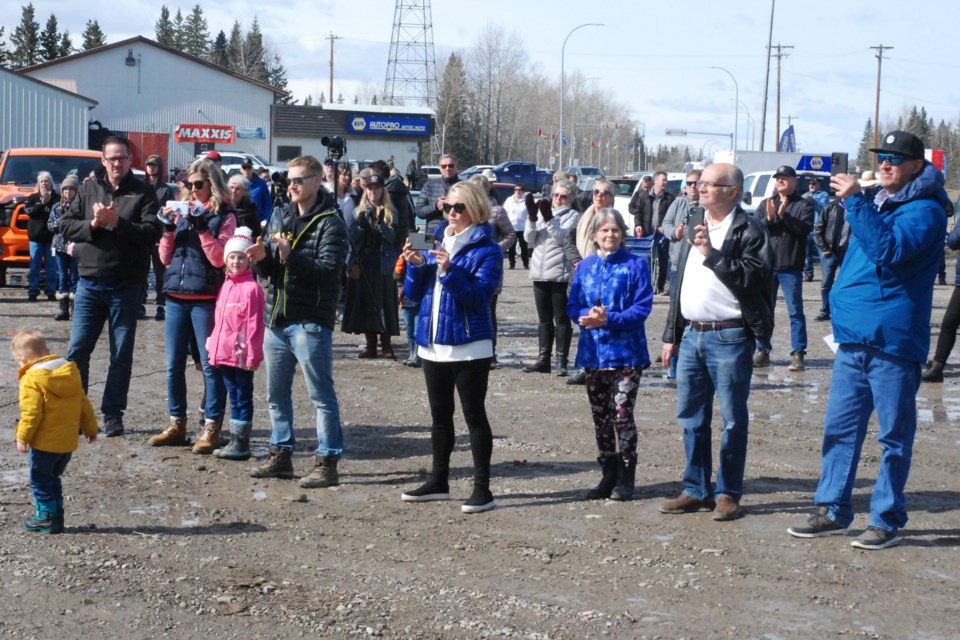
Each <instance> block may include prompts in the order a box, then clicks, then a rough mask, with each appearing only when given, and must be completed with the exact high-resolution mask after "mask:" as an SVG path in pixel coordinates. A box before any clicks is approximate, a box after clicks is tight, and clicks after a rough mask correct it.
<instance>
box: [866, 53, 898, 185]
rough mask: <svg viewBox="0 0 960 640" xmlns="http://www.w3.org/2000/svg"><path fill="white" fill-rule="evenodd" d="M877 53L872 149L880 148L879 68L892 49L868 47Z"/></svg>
mask: <svg viewBox="0 0 960 640" xmlns="http://www.w3.org/2000/svg"><path fill="white" fill-rule="evenodd" d="M870 48H871V49H874V50H875V51H876V52H877V101H876V104H875V106H874V109H873V147H874V149H876V148H877V147H878V146H880V145H879V144H878V143H879V142H880V66H881V65H882V64H883V52H884V50H887V51H889V50H890V49H893V47H885V46H883V45H882V44H881V45H878V46H876V47H870ZM873 170H874V171H876V170H877V154H873Z"/></svg>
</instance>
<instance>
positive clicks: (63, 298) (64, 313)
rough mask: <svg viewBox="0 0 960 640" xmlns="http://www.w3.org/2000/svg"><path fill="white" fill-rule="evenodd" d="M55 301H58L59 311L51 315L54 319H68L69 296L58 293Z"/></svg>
mask: <svg viewBox="0 0 960 640" xmlns="http://www.w3.org/2000/svg"><path fill="white" fill-rule="evenodd" d="M57 301H58V302H59V303H60V313H58V314H57V315H55V316H53V319H54V320H61V321H63V320H69V319H70V297H69V295H68V294H66V293H58V294H57Z"/></svg>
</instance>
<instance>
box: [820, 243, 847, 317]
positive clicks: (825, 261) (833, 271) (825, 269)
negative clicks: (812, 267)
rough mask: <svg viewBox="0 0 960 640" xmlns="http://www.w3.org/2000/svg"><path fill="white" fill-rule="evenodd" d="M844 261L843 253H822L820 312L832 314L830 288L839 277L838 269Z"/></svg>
mask: <svg viewBox="0 0 960 640" xmlns="http://www.w3.org/2000/svg"><path fill="white" fill-rule="evenodd" d="M841 262H843V254H840V255H839V256H838V255H837V254H835V253H831V254H830V255H828V256H825V255H823V254H821V255H820V313H825V314H827V315H830V289H832V288H833V281H834V280H836V279H837V270H838V269H839V268H840V263H841Z"/></svg>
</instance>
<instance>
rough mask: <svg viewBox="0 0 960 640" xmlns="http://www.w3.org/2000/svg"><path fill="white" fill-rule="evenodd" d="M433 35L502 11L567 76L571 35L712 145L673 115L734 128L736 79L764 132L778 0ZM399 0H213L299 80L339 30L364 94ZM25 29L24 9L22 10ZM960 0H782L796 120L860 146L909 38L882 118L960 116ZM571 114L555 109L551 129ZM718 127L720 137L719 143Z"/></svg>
mask: <svg viewBox="0 0 960 640" xmlns="http://www.w3.org/2000/svg"><path fill="white" fill-rule="evenodd" d="M161 4H162V3H158V2H150V3H147V2H140V1H139V0H131V1H128V2H125V3H120V4H117V3H114V2H111V3H109V4H107V3H106V2H103V0H93V1H92V2H89V3H71V4H70V5H66V6H65V5H64V4H63V3H59V2H57V3H54V2H51V1H49V0H39V1H35V2H34V6H35V7H36V11H37V20H38V22H40V24H41V27H42V26H43V24H44V23H45V22H46V19H47V17H48V16H49V14H50V13H51V12H54V13H56V14H57V17H58V20H59V21H60V24H61V28H63V27H64V26H66V27H69V28H70V30H71V32H72V33H73V34H75V36H78V35H79V33H80V32H81V31H82V29H83V24H84V23H85V21H86V20H87V19H89V17H91V16H95V17H97V19H98V20H99V22H100V26H101V28H102V29H103V30H104V32H105V33H106V34H107V37H108V40H109V41H117V40H122V39H124V38H127V37H130V36H133V35H138V34H141V35H146V36H150V37H152V35H153V26H154V22H155V21H156V19H157V17H158V16H159V12H160V6H161ZM432 4H433V7H432V16H433V36H434V41H435V47H436V57H437V59H438V60H443V59H446V57H447V56H448V55H449V54H450V52H451V51H464V50H467V49H469V48H471V47H472V45H473V43H474V42H475V40H476V38H477V35H478V33H479V32H480V31H481V30H482V29H483V28H484V27H485V26H487V25H489V24H491V23H492V24H496V25H500V26H502V27H503V28H504V29H505V30H507V31H508V32H509V31H516V32H517V33H518V34H520V36H521V37H522V39H523V41H524V45H525V47H526V52H527V54H528V55H529V59H530V64H532V65H536V66H537V67H538V68H539V69H540V70H541V71H542V72H543V73H544V75H546V76H547V77H550V78H553V79H554V80H556V81H559V77H560V57H561V46H562V44H563V40H564V38H565V37H566V35H567V34H568V33H569V32H570V31H571V30H572V29H574V28H575V27H577V26H578V25H580V24H583V23H586V22H598V23H604V24H605V25H606V26H604V27H586V28H583V29H580V30H578V31H577V32H576V33H575V34H573V35H572V36H571V37H570V39H569V41H568V44H567V47H566V55H565V67H566V69H567V72H568V73H570V72H571V71H573V70H577V69H578V70H579V71H580V72H581V73H582V75H583V76H584V77H599V78H601V79H600V80H596V81H594V83H595V85H594V86H599V87H603V88H607V89H609V91H610V92H611V94H612V96H613V97H614V98H615V99H616V100H618V101H619V102H621V103H623V104H625V105H627V106H628V108H629V110H630V114H631V117H632V118H633V119H634V120H635V121H636V122H637V123H638V124H640V125H641V126H643V128H644V129H645V131H646V134H647V139H648V141H649V142H650V143H651V144H654V145H656V144H677V143H684V142H686V143H688V144H690V145H691V146H694V147H696V148H700V147H705V148H707V149H716V148H718V147H719V148H725V147H726V146H727V145H728V144H729V143H728V142H726V139H725V138H723V137H716V136H714V137H708V136H689V137H687V138H681V137H668V136H666V135H665V134H664V131H665V129H667V128H675V129H687V130H689V131H706V132H730V131H732V130H733V123H734V119H735V110H734V105H735V101H734V95H735V90H734V86H733V81H732V80H731V78H730V76H729V75H727V74H726V73H724V72H723V71H718V70H713V69H709V68H708V67H710V66H721V67H724V68H726V69H727V70H728V71H729V72H730V73H731V74H733V76H734V77H735V78H736V81H737V83H738V85H739V99H740V100H741V101H742V102H743V103H744V105H745V108H744V107H742V106H741V107H740V115H739V118H740V119H739V141H740V142H739V144H738V147H739V148H747V147H749V146H750V139H749V135H748V134H749V132H750V125H749V121H748V119H747V116H746V113H745V111H746V110H747V109H748V110H749V112H750V115H751V116H752V118H753V120H754V128H755V131H756V133H755V134H754V139H755V140H756V142H755V145H756V146H757V147H759V134H760V120H761V118H760V115H761V105H762V99H763V81H764V70H765V65H766V44H767V34H768V28H769V24H770V8H771V2H770V0H743V1H739V2H733V1H729V2H722V3H721V2H711V1H708V0H688V1H687V2H683V3H680V2H666V1H663V0H661V1H660V2H656V3H653V2H646V1H639V2H638V1H632V2H628V1H620V0H611V1H608V2H604V3H598V4H597V5H596V7H595V8H591V7H590V5H588V4H584V3H582V2H573V1H570V0H552V1H540V0H537V1H523V2H516V1H515V0H514V1H506V0H484V2H480V3H477V2H470V3H465V2H454V1H449V0H448V1H435V2H433V3H432ZM167 6H168V7H169V8H170V9H171V12H174V13H175V12H176V9H177V8H180V9H181V10H182V11H183V12H184V13H188V12H189V10H190V7H192V6H193V4H192V3H191V4H189V5H188V4H184V5H183V6H178V5H176V4H173V3H172V2H171V3H168V4H167ZM394 6H395V3H394V2H392V1H390V0H367V1H366V2H364V3H362V4H357V3H344V2H341V3H316V2H309V1H306V0H290V1H289V2H287V3H284V4H283V5H274V6H270V5H269V4H268V3H263V2H259V3H257V2H249V1H248V0H234V1H231V2H216V1H214V2H206V3H204V4H203V7H204V12H205V14H206V16H207V19H208V23H209V24H210V26H211V31H212V32H214V33H215V31H216V30H217V29H219V28H223V29H224V31H227V32H229V26H230V25H231V24H232V22H233V20H235V19H240V21H241V23H242V24H243V25H244V27H246V26H248V25H249V22H250V21H252V19H253V16H254V15H256V16H257V17H258V18H259V20H260V23H261V27H262V30H263V32H264V34H265V38H266V39H267V41H268V42H269V43H270V44H271V45H272V46H273V47H274V48H276V49H277V50H278V51H279V53H280V55H281V57H282V60H283V62H284V64H285V65H286V67H287V69H288V79H289V81H290V87H291V88H292V89H293V91H294V93H295V95H297V96H298V97H303V96H305V95H306V94H307V93H313V94H315V95H317V94H319V93H320V92H321V91H323V92H324V93H328V92H329V41H328V40H326V39H325V38H326V37H327V36H328V35H329V34H330V33H331V32H333V33H334V34H336V35H337V36H339V37H340V38H341V39H340V40H337V42H336V55H335V75H336V77H335V79H334V91H335V92H336V93H341V92H342V93H343V94H344V96H346V97H348V99H350V100H352V96H353V95H354V94H356V93H359V92H361V88H362V87H365V86H368V87H369V86H378V87H382V85H383V81H384V76H385V74H386V63H387V56H388V53H389V43H390V35H391V29H392V24H393V18H394ZM8 15H9V16H10V17H9V18H8V20H9V21H10V22H11V23H8V24H7V28H8V34H9V31H10V30H12V28H13V27H14V26H15V24H12V21H13V20H15V19H16V17H15V16H14V15H13V14H12V12H11V13H9V14H8ZM957 15H958V11H957V9H956V5H955V4H953V3H949V2H947V1H946V0H914V2H912V3H906V2H902V1H899V2H893V1H891V0H877V1H874V2H865V1H862V0H850V1H842V0H841V1H840V2H834V3H829V4H823V3H800V2H786V1H785V0H780V2H777V4H776V12H775V16H774V30H773V44H774V45H776V44H777V43H778V42H779V43H780V44H782V45H792V46H793V49H790V50H789V52H788V56H787V57H785V58H783V59H782V64H781V67H782V68H781V116H783V118H784V119H783V121H782V128H783V127H786V119H785V118H786V116H788V115H789V116H793V117H794V121H793V122H794V126H795V128H796V134H797V143H798V144H799V145H800V147H801V148H802V149H804V150H807V151H810V152H817V153H829V152H832V151H849V152H855V151H856V147H857V144H858V143H859V140H860V136H861V134H862V132H863V126H864V123H865V122H866V120H867V118H872V117H873V113H874V98H875V91H876V76H877V59H876V57H875V52H874V51H873V50H872V49H870V47H871V46H876V45H880V44H883V45H885V46H892V47H894V48H893V49H892V50H891V51H889V52H887V53H885V54H884V61H883V77H882V93H881V102H880V119H881V122H883V121H886V120H887V119H891V118H894V119H895V118H896V117H897V116H898V115H900V114H901V113H903V112H904V111H905V110H907V109H909V107H910V106H911V105H913V104H918V105H922V106H925V107H926V109H927V112H928V114H929V115H931V116H932V117H933V118H934V120H935V121H936V122H939V121H940V120H941V119H944V120H947V121H953V122H958V121H960V82H958V80H960V60H958V57H957V55H956V53H957V48H958V45H957V44H956V30H957V26H956V20H955V18H956V17H957ZM775 80H776V76H775V61H774V63H773V64H771V78H770V99H769V104H768V109H767V137H766V147H765V148H766V149H768V150H769V149H771V148H772V147H773V146H774V145H775V140H774V129H775V122H774V118H775V102H774V94H775ZM556 124H557V123H544V128H548V127H550V126H556ZM712 141H715V142H712Z"/></svg>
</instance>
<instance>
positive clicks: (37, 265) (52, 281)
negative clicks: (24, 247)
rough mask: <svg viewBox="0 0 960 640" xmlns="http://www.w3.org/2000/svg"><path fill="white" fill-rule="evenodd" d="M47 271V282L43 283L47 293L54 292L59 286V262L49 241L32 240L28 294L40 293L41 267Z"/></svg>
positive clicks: (35, 294)
mask: <svg viewBox="0 0 960 640" xmlns="http://www.w3.org/2000/svg"><path fill="white" fill-rule="evenodd" d="M41 268H42V269H43V270H44V271H46V282H44V283H43V288H44V291H45V293H46V294H47V295H50V294H51V293H54V292H55V291H56V288H55V287H56V286H57V262H56V260H54V259H53V254H52V253H51V249H50V243H49V242H34V241H33V240H31V241H30V273H29V275H28V276H27V282H28V283H29V288H28V289H27V294H28V295H31V296H37V295H40V269H41Z"/></svg>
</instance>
